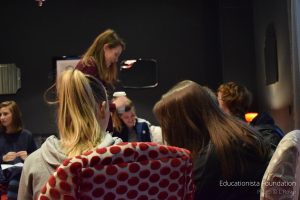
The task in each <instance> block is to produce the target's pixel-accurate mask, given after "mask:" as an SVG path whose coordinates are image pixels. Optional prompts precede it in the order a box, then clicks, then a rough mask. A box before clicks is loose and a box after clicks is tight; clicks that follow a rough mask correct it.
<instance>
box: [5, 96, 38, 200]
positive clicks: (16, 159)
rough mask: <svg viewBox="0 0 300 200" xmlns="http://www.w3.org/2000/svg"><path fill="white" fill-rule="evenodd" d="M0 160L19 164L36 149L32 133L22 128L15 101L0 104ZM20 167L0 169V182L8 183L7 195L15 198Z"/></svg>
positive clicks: (10, 199)
mask: <svg viewBox="0 0 300 200" xmlns="http://www.w3.org/2000/svg"><path fill="white" fill-rule="evenodd" d="M0 147H1V148H0V155H1V156H0V160H1V164H11V165H15V164H19V163H23V162H24V161H25V159H27V157H28V155H29V154H31V153H32V152H33V151H35V150H36V148H37V147H36V144H35V141H34V138H33V136H32V133H31V132H30V131H29V130H27V129H24V127H23V123H22V115H21V111H20V109H19V106H18V105H17V103H16V102H15V101H4V102H2V103H1V104H0ZM21 172H22V167H20V166H14V167H11V168H8V169H5V170H3V171H2V170H1V175H2V176H1V180H0V182H1V184H4V185H8V191H7V197H8V199H9V200H12V199H17V192H18V185H19V180H20V176H21Z"/></svg>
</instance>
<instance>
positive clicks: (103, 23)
mask: <svg viewBox="0 0 300 200" xmlns="http://www.w3.org/2000/svg"><path fill="white" fill-rule="evenodd" d="M0 7H1V12H0V26H1V31H0V44H1V45H0V63H11V62H13V63H16V65H17V66H18V67H19V68H21V72H22V88H21V89H20V90H19V91H18V92H17V94H15V95H1V96H0V101H4V100H8V99H14V100H16V101H17V103H18V104H19V105H20V107H21V110H22V112H23V119H24V122H25V126H26V127H27V128H28V129H30V130H31V131H32V132H33V133H40V134H43V133H45V134H48V133H52V132H56V128H55V127H56V126H55V109H54V107H52V106H49V105H47V104H46V103H45V101H44V100H43V93H44V91H45V90H46V89H47V88H48V87H49V86H50V85H51V84H52V83H53V79H54V77H53V64H52V58H53V57H54V56H62V55H81V54H82V53H83V52H84V51H85V50H86V49H87V47H88V46H89V45H90V43H91V42H92V41H93V39H94V38H95V37H96V36H97V35H98V34H99V33H100V32H102V31H103V30H105V29H106V28H112V29H115V30H116V31H117V32H118V33H119V35H120V36H122V37H123V38H124V40H125V41H126V43H127V49H126V51H125V52H124V53H123V54H122V55H121V58H120V60H122V59H126V58H154V59H156V60H157V61H158V67H159V85H158V87H156V88H154V89H143V90H132V89H131V90H129V89H128V90H126V92H127V93H128V96H129V97H131V98H132V99H133V101H134V102H135V104H136V107H137V112H138V115H139V116H140V117H143V118H145V119H148V120H149V121H151V122H153V123H155V119H154V117H153V115H152V107H153V105H154V103H155V102H156V101H157V100H158V99H159V98H160V96H161V95H162V94H163V93H164V92H166V91H167V90H168V89H169V88H170V87H171V86H172V85H174V84H175V83H176V82H178V81H180V80H183V79H191V80H194V81H197V82H199V83H200V84H204V85H208V86H209V87H212V88H213V89H215V88H216V87H217V85H218V84H219V83H220V82H221V81H222V67H221V51H220V41H219V38H220V31H219V4H218V1H217V0H202V1H201V0H198V1H196V0H195V1H194V0H190V1H189V0H188V1H181V0H172V1H171V0H160V1H157V2H156V1H149V0H146V1H136V0H129V1H121V0H116V1H113V2H112V1H100V0H98V1H96V0H46V1H45V3H44V5H43V6H42V7H38V6H37V3H36V2H35V1H34V0H30V1H17V0H11V1H1V3H0ZM138 78H142V77H138Z"/></svg>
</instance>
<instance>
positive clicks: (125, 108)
mask: <svg viewBox="0 0 300 200" xmlns="http://www.w3.org/2000/svg"><path fill="white" fill-rule="evenodd" d="M117 93H119V92H117ZM123 95H125V96H118V97H114V99H113V103H114V104H115V105H116V111H115V113H113V115H112V119H113V125H114V132H113V135H114V136H115V137H119V138H121V139H122V140H123V142H151V141H152V142H158V143H161V139H160V138H159V137H160V136H161V130H160V127H157V126H152V125H151V124H150V123H149V122H148V121H146V120H144V119H141V118H138V117H137V116H136V112H135V107H134V105H133V103H132V101H131V100H130V99H129V98H128V97H127V96H126V93H123ZM114 96H116V95H114Z"/></svg>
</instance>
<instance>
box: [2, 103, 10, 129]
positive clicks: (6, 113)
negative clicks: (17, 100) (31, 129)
mask: <svg viewBox="0 0 300 200" xmlns="http://www.w3.org/2000/svg"><path fill="white" fill-rule="evenodd" d="M0 122H1V125H2V126H4V127H9V126H11V125H12V113H11V111H10V110H9V108H8V107H2V108H0Z"/></svg>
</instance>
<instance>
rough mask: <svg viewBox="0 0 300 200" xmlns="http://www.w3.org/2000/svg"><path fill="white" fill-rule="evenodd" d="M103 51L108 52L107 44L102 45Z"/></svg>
mask: <svg viewBox="0 0 300 200" xmlns="http://www.w3.org/2000/svg"><path fill="white" fill-rule="evenodd" d="M103 49H104V51H107V50H109V49H110V47H109V44H108V43H106V44H104V45H103Z"/></svg>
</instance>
